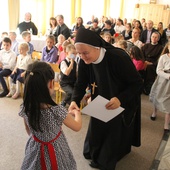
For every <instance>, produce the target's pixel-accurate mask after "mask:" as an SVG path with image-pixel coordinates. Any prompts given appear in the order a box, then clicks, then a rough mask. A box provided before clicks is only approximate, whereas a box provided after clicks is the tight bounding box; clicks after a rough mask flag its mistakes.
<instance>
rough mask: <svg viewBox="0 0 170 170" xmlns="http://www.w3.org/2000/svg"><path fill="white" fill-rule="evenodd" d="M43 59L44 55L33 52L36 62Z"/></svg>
mask: <svg viewBox="0 0 170 170" xmlns="http://www.w3.org/2000/svg"><path fill="white" fill-rule="evenodd" d="M41 58H42V53H41V52H38V51H33V52H32V59H33V60H34V61H35V60H41Z"/></svg>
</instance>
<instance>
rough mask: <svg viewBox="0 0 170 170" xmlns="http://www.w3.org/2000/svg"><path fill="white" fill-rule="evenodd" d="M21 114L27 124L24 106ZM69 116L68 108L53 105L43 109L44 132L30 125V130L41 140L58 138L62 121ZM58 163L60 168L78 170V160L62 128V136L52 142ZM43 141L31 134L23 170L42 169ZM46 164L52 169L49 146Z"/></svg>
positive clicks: (41, 119)
mask: <svg viewBox="0 0 170 170" xmlns="http://www.w3.org/2000/svg"><path fill="white" fill-rule="evenodd" d="M19 115H20V116H21V117H23V118H25V120H26V123H27V125H28V126H29V124H28V117H27V115H26V114H25V112H24V109H23V106H21V111H20V113H19ZM66 116H67V110H66V109H65V108H64V107H62V106H60V105H57V106H52V107H50V108H47V109H43V110H41V118H40V122H41V123H40V127H41V130H42V132H36V131H34V130H33V129H32V128H31V127H30V126H29V128H30V131H31V133H32V134H33V135H35V136H36V138H38V139H39V140H41V141H43V142H49V141H51V140H52V139H54V138H56V136H57V135H58V134H59V132H60V130H61V126H62V123H63V121H64V119H65V118H66ZM52 145H53V146H54V151H55V155H56V160H57V164H58V170H76V169H77V167H76V162H75V160H74V157H73V154H72V152H71V150H70V148H69V146H68V143H67V140H66V137H65V135H64V133H63V131H62V130H61V134H60V136H59V137H58V138H57V139H56V140H55V141H54V142H53V143H52ZM40 146H41V143H39V142H37V141H35V140H34V139H33V136H32V135H30V137H29V139H28V142H27V144H26V148H25V157H24V160H23V163H22V167H21V170H41V161H40V157H41V151H40ZM44 155H45V164H46V168H47V170H51V163H50V158H49V153H48V148H47V146H45V147H44Z"/></svg>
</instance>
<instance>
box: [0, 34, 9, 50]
mask: <svg viewBox="0 0 170 170" xmlns="http://www.w3.org/2000/svg"><path fill="white" fill-rule="evenodd" d="M5 37H8V33H7V32H2V34H1V39H3V38H5ZM0 50H2V41H1V42H0Z"/></svg>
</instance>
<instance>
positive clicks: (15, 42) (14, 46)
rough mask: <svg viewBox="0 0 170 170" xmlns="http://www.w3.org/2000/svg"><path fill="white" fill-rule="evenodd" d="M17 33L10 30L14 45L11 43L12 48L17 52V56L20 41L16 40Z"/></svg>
mask: <svg viewBox="0 0 170 170" xmlns="http://www.w3.org/2000/svg"><path fill="white" fill-rule="evenodd" d="M16 37H17V34H16V32H14V31H10V32H9V38H10V39H11V42H12V45H11V50H13V51H14V52H15V54H16V56H18V54H19V53H18V44H19V43H18V41H17V40H16Z"/></svg>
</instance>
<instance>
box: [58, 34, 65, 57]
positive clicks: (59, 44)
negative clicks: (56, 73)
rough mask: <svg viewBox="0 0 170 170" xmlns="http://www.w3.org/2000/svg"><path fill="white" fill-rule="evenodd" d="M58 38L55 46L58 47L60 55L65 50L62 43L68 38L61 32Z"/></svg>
mask: <svg viewBox="0 0 170 170" xmlns="http://www.w3.org/2000/svg"><path fill="white" fill-rule="evenodd" d="M57 39H58V43H57V44H56V45H55V46H56V47H57V49H58V55H60V53H61V52H62V51H63V47H62V44H63V42H64V41H65V40H66V39H65V37H64V35H62V34H60V35H59V36H58V38H57Z"/></svg>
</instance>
